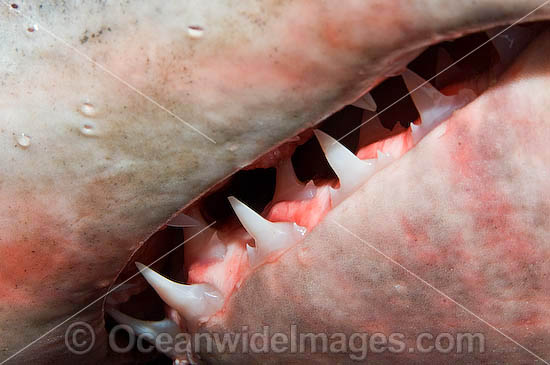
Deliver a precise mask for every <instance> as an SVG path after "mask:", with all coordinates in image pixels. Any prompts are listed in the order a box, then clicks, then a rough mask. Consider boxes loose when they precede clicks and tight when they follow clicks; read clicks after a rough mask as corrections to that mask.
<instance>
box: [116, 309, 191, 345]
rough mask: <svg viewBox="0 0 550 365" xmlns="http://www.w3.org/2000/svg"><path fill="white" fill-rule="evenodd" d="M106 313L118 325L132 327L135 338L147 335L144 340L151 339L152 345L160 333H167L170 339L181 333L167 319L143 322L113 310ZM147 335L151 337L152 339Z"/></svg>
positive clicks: (174, 324) (176, 326)
mask: <svg viewBox="0 0 550 365" xmlns="http://www.w3.org/2000/svg"><path fill="white" fill-rule="evenodd" d="M106 311H107V313H109V315H110V316H111V317H113V319H114V320H115V321H117V322H118V323H119V324H125V325H128V326H130V327H132V329H133V330H134V332H135V334H136V336H140V335H145V334H147V336H144V337H145V339H147V340H149V339H151V340H152V343H153V344H154V343H155V342H154V341H155V339H156V338H157V337H158V336H159V335H160V334H161V333H168V334H170V335H171V336H173V337H172V338H174V337H175V336H176V335H177V334H178V333H180V332H181V329H180V328H179V326H178V325H177V324H176V322H174V321H172V320H171V319H168V318H166V319H163V320H162V321H143V320H140V319H137V318H134V317H131V316H129V315H127V314H124V313H122V312H119V311H118V310H116V309H114V308H107V309H106ZM149 335H152V337H151V336H149Z"/></svg>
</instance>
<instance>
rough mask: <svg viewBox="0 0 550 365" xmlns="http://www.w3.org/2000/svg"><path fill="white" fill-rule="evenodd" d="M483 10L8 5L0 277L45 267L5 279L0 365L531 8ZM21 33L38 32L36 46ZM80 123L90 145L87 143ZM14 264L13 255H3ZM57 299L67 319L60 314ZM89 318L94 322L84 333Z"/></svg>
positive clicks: (459, 6) (430, 5) (385, 5)
mask: <svg viewBox="0 0 550 365" xmlns="http://www.w3.org/2000/svg"><path fill="white" fill-rule="evenodd" d="M493 3H494V2H493V1H482V2H474V3H473V4H472V3H471V2H467V1H464V2H460V1H459V2H457V1H450V0H449V1H446V2H445V4H443V3H442V2H441V1H435V0H432V1H422V2H421V1H418V2H414V3H411V2H402V3H399V4H397V5H396V3H395V2H385V1H369V2H361V1H358V2H349V3H347V4H344V5H342V4H341V2H338V1H329V2H324V5H320V4H319V3H312V2H306V1H304V2H287V3H284V2H283V3H281V2H278V1H273V2H268V3H264V4H262V6H261V7H258V5H256V2H254V1H246V2H242V1H241V2H239V4H238V5H234V4H233V2H229V1H222V0H220V1H217V2H212V3H208V4H205V3H203V2H186V3H181V2H178V3H177V4H172V3H169V4H162V5H158V4H154V5H153V4H151V3H149V2H145V1H143V2H140V3H137V4H134V7H128V5H124V6H123V5H121V4H115V3H108V4H104V5H101V6H102V7H99V6H96V5H89V4H84V5H82V4H81V5H79V6H78V7H74V8H72V7H70V6H69V7H68V8H66V9H60V7H61V5H57V2H53V1H52V2H50V3H46V4H43V5H44V6H43V7H40V8H36V7H34V6H33V4H30V6H27V4H23V3H20V6H19V8H18V9H19V10H18V12H16V11H14V10H13V9H10V8H4V9H3V10H2V13H1V15H0V17H1V18H2V23H3V24H9V25H10V26H11V27H10V30H9V31H8V32H3V33H2V34H1V36H0V37H1V38H2V42H0V44H1V45H2V46H0V47H2V50H1V54H2V57H3V60H5V61H6V64H8V65H9V67H8V68H7V73H6V74H5V75H4V76H3V80H2V81H3V87H2V89H1V90H0V100H3V102H2V104H1V105H2V112H3V115H4V116H5V118H4V119H3V122H2V123H3V124H2V130H4V131H5V132H3V133H2V134H1V135H0V138H2V140H3V143H2V145H3V146H5V147H4V149H3V151H2V153H3V156H4V159H3V163H2V165H1V166H0V167H1V168H2V170H3V171H4V172H5V173H3V174H2V176H3V181H2V182H3V185H2V189H1V190H0V197H1V199H2V200H3V201H8V202H10V204H9V205H8V204H5V205H3V206H2V207H1V208H0V217H1V218H2V221H4V222H6V226H9V227H10V228H9V229H3V230H2V236H3V237H2V238H3V240H2V241H3V242H7V243H2V246H0V253H1V254H2V256H3V257H17V261H16V260H15V259H14V260H13V261H10V260H7V261H6V262H5V263H4V264H3V266H2V268H0V270H2V271H5V272H6V273H9V272H15V271H16V268H17V272H24V271H25V270H27V269H28V271H32V270H34V268H33V266H34V265H35V262H34V261H32V260H25V259H23V260H21V259H19V258H25V257H28V255H27V254H29V252H30V251H33V248H35V247H40V249H41V251H40V254H41V255H42V259H43V260H44V267H45V268H48V267H50V266H49V263H51V262H56V266H55V268H53V269H51V270H49V271H48V270H46V269H45V270H46V271H45V272H43V275H42V276H41V278H42V280H35V279H36V278H34V277H32V278H30V277H28V276H25V275H23V276H21V277H20V278H19V279H18V283H17V284H18V288H23V289H17V290H14V289H13V288H12V286H11V284H13V283H12V282H9V283H8V282H5V281H2V282H0V288H2V289H6V293H7V295H6V296H4V298H3V302H2V303H5V304H6V305H8V304H13V303H19V304H21V303H22V302H20V301H19V302H18V300H19V299H20V298H21V294H22V292H21V290H24V292H25V293H28V297H30V298H27V299H29V300H28V301H25V302H24V304H23V305H22V307H21V309H18V310H10V311H5V312H3V314H2V319H5V320H6V321H2V323H8V325H6V326H4V327H0V334H1V336H0V337H2V338H6V339H7V341H8V342H7V343H5V346H6V347H8V348H9V349H10V350H13V351H10V353H8V354H6V353H4V352H3V353H2V355H0V356H3V357H7V356H9V355H10V354H11V353H13V352H15V351H16V350H17V349H19V348H21V347H23V346H24V345H26V344H27V343H28V342H30V341H31V340H34V339H35V338H36V337H38V336H39V335H41V334H42V331H43V330H44V329H45V328H48V326H41V327H35V328H34V330H30V331H28V332H26V333H25V334H24V335H22V336H12V335H8V334H10V333H12V332H13V327H10V326H13V325H14V324H15V323H18V325H19V326H21V324H22V323H27V322H28V321H29V315H28V313H33V316H34V317H35V318H49V319H51V323H52V324H53V323H54V322H55V323H57V322H60V321H61V320H62V319H64V318H65V317H67V316H68V315H69V314H72V313H74V312H76V311H77V310H79V309H81V308H82V307H83V306H84V305H86V304H87V303H88V302H89V301H90V300H91V299H93V298H95V297H97V296H99V295H100V294H101V293H102V292H103V291H104V290H105V289H106V288H107V287H108V286H109V285H110V283H111V282H112V280H114V278H115V277H116V276H117V274H118V272H119V271H120V270H121V269H122V267H123V266H124V263H125V262H126V261H127V260H128V257H129V256H130V255H131V254H132V253H133V252H134V251H135V250H136V248H137V247H139V243H140V242H143V241H144V240H145V239H146V238H147V237H148V236H149V235H150V234H151V233H152V232H154V231H155V230H156V229H157V228H158V227H159V226H160V225H162V224H163V223H164V222H165V221H166V220H167V219H168V218H169V217H170V216H171V215H172V214H174V213H175V212H176V211H177V210H178V209H180V208H182V207H183V206H185V205H187V204H188V203H189V202H191V201H192V200H193V199H195V198H197V197H198V196H199V195H200V194H201V193H202V192H204V191H205V190H206V189H207V188H209V187H210V186H212V185H213V184H214V183H216V182H217V181H219V180H221V179H222V178H224V177H226V176H228V175H229V174H231V173H232V172H234V171H235V170H236V169H238V168H240V167H243V166H245V165H247V164H248V163H250V162H251V161H252V160H253V159H254V158H256V157H258V156H259V155H261V154H262V153H263V152H265V150H266V149H268V148H270V147H273V146H275V145H276V144H277V143H280V142H281V141H284V140H285V139H286V138H289V137H291V136H293V135H295V134H296V133H298V132H299V131H300V130H302V129H303V128H306V127H308V126H311V125H313V124H314V123H316V122H318V121H320V120H321V119H322V118H324V117H325V116H327V115H329V114H331V113H333V112H334V111H336V110H338V109H339V108H340V107H341V106H342V105H345V104H347V103H350V102H352V101H353V100H355V99H356V98H357V97H358V96H360V95H361V93H363V92H364V91H366V90H368V89H369V88H370V87H372V86H373V85H375V84H376V83H377V82H379V81H380V80H382V79H384V78H385V77H386V75H388V74H392V73H395V72H396V71H398V70H400V69H402V68H403V67H404V66H405V65H406V64H407V62H408V61H410V60H411V59H412V58H413V57H414V56H415V55H416V54H418V52H419V51H420V50H421V49H422V48H423V47H424V46H426V45H428V44H430V43H433V42H435V41H438V40H441V39H442V38H443V37H452V36H456V35H458V34H462V33H464V32H468V31H472V30H476V29H480V28H485V27H486V28H488V27H490V26H492V25H494V24H497V23H498V24H500V23H505V22H511V21H513V20H515V19H516V18H518V17H520V16H522V15H524V14H526V13H527V12H528V11H530V10H531V9H532V8H534V7H536V6H537V5H538V2H536V1H524V2H522V3H521V4H517V2H516V1H512V0H509V1H499V2H498V7H497V6H494V7H493V8H494V9H498V11H496V10H495V11H494V12H493V11H483V12H480V11H481V10H486V9H488V8H491V6H492V5H494V4H493ZM62 6H65V5H62ZM441 9H445V10H441ZM548 13H549V11H548V10H547V9H544V10H543V11H540V12H538V13H537V14H535V16H536V17H537V18H543V17H547V16H548ZM89 14H91V16H90V15H89ZM472 14H481V15H480V16H477V17H472ZM275 15H276V16H275ZM67 17H69V19H71V21H70V22H69V24H67V21H66V19H67ZM31 21H32V22H33V24H35V23H36V24H38V26H37V27H36V31H34V32H32V33H30V32H28V31H27V29H28V28H29V23H30V22H31ZM197 23H199V24H200V25H202V26H203V28H204V33H203V36H202V37H201V38H198V39H197V38H195V37H189V36H188V29H187V27H188V26H189V25H196V24H197ZM99 30H102V32H101V34H100V35H98V34H99ZM91 33H93V34H94V35H95V36H94V37H92V36H91ZM85 37H87V38H85ZM60 39H61V40H63V41H66V42H67V44H68V45H69V46H67V44H64V43H63V42H62V41H61V40H60ZM84 39H86V41H84ZM71 47H72V48H71ZM16 49H17V51H16ZM85 56H88V57H90V58H91V59H92V60H93V61H94V62H96V64H95V66H94V64H93V63H92V62H90V60H89V59H86V57H85ZM14 60H17V62H14ZM84 104H91V105H93V107H94V112H93V113H88V112H87V111H86V110H87V109H82V107H83V105H84ZM183 122H188V123H189V124H190V125H192V126H193V127H195V128H196V129H197V130H198V131H200V132H201V133H202V134H204V135H202V134H200V133H198V132H197V130H193V129H192V128H190V127H189V126H188V125H186V123H183ZM85 125H91V126H92V129H93V130H94V133H95V134H94V135H93V136H90V135H86V134H85V133H82V128H83V127H84V126H85ZM266 131H269V133H266ZM19 133H26V134H28V135H30V136H31V137H32V139H31V145H30V146H29V147H27V148H25V149H22V148H20V147H17V148H14V147H13V146H14V142H13V141H14V139H13V138H14V137H13V134H19ZM205 136H206V137H208V138H206V137H205ZM210 139H212V140H214V141H215V142H216V143H215V144H213V143H212V142H211V141H210ZM30 218H32V219H30ZM22 220H29V223H28V224H26V225H21V224H20V222H21V221H22ZM22 237H24V238H25V240H23V239H22ZM29 242H30V243H29ZM52 247H54V248H55V257H54V255H53V254H52V253H51V252H49V251H48V250H47V248H52ZM16 249H19V250H22V251H23V252H22V254H21V255H19V256H17V255H9V253H13V252H15V250H16ZM90 268H92V269H90ZM1 277H8V275H2V276H1ZM75 277H82V278H85V279H83V280H74V278H75ZM8 286H9V290H8ZM37 293H39V294H37ZM33 295H40V301H33V300H32V299H33ZM60 298H70V303H72V304H71V305H68V306H59V305H58V304H59V301H60ZM38 303H39V304H38ZM99 316H100V313H99V309H97V311H96V312H94V313H92V314H91V315H90V318H95V319H97V318H98V317H99ZM87 318H88V317H87ZM8 320H9V321H8ZM96 325H97V326H98V327H99V326H101V325H102V324H101V321H97V322H96ZM60 347H63V346H62V345H60ZM59 351H65V349H64V348H60V349H59ZM40 353H41V352H40V351H39V350H38V349H36V348H35V349H33V351H25V352H23V353H22V354H21V355H20V357H19V358H18V359H29V360H32V359H33V358H35V357H37V356H39V355H40ZM52 356H54V355H52ZM0 359H2V357H0Z"/></svg>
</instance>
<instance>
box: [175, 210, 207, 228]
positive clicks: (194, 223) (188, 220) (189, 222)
mask: <svg viewBox="0 0 550 365" xmlns="http://www.w3.org/2000/svg"><path fill="white" fill-rule="evenodd" d="M166 225H167V226H170V227H176V228H190V227H199V226H200V225H201V222H199V221H198V220H196V219H195V218H193V217H191V216H188V215H187V214H184V213H179V214H178V215H176V216H175V217H173V218H172V219H170V220H169V221H168V223H166Z"/></svg>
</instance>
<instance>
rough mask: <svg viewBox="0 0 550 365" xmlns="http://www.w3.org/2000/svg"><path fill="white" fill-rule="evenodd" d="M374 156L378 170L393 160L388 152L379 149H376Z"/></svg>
mask: <svg viewBox="0 0 550 365" xmlns="http://www.w3.org/2000/svg"><path fill="white" fill-rule="evenodd" d="M376 156H377V163H376V168H377V169H378V170H380V169H383V168H384V167H386V166H388V165H389V164H390V163H391V162H392V160H393V158H392V156H391V155H390V154H389V153H384V152H382V151H380V150H376Z"/></svg>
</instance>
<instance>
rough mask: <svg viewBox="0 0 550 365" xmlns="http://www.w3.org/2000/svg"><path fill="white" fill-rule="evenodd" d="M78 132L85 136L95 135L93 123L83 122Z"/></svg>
mask: <svg viewBox="0 0 550 365" xmlns="http://www.w3.org/2000/svg"><path fill="white" fill-rule="evenodd" d="M80 132H81V133H82V134H83V135H85V136H95V135H96V126H95V124H93V123H85V124H84V125H82V127H80Z"/></svg>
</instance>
